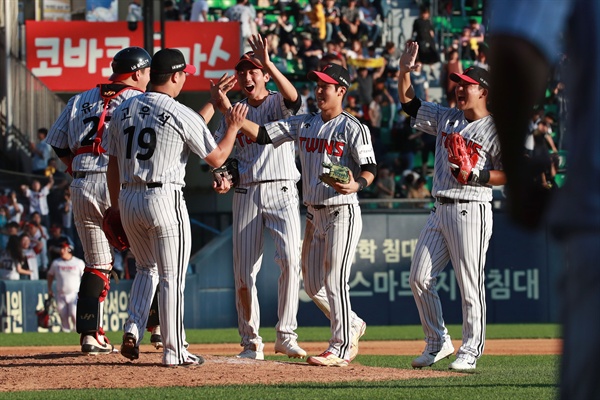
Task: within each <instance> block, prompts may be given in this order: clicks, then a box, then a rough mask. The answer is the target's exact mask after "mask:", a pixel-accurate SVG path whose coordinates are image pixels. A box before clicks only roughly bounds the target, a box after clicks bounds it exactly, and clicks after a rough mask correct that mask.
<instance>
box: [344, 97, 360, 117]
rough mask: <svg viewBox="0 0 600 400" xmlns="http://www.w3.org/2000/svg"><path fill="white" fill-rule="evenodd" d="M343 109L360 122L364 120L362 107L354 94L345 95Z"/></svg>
mask: <svg viewBox="0 0 600 400" xmlns="http://www.w3.org/2000/svg"><path fill="white" fill-rule="evenodd" d="M344 111H346V112H347V113H348V114H350V115H352V116H354V117H356V118H357V119H358V120H359V121H360V122H361V123H363V122H364V112H363V108H362V106H361V105H360V104H358V103H357V102H356V96H352V95H348V97H346V107H345V108H344Z"/></svg>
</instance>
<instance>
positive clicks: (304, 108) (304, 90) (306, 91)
mask: <svg viewBox="0 0 600 400" xmlns="http://www.w3.org/2000/svg"><path fill="white" fill-rule="evenodd" d="M299 94H300V99H301V100H302V105H301V106H300V109H299V110H298V113H297V114H298V115H302V114H308V113H309V111H308V99H310V98H312V99H313V100H314V96H313V94H312V93H311V92H310V88H309V87H308V85H307V84H306V83H305V84H303V85H302V87H301V88H300V90H299Z"/></svg>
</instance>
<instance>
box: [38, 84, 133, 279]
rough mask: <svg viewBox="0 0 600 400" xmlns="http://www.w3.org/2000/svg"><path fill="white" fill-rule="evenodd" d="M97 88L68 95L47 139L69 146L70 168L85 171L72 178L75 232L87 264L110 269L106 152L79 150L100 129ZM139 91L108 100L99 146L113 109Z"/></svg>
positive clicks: (61, 146)
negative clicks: (105, 229)
mask: <svg viewBox="0 0 600 400" xmlns="http://www.w3.org/2000/svg"><path fill="white" fill-rule="evenodd" d="M100 94H101V92H100V88H99V87H95V88H93V89H90V90H88V91H85V92H83V93H80V94H77V95H75V96H73V97H71V98H70V99H69V101H68V103H67V106H66V107H65V109H64V110H63V111H62V113H61V114H60V116H59V117H58V119H57V120H56V122H55V123H54V125H52V127H51V128H50V131H49V132H48V136H47V137H46V142H47V143H48V144H50V145H52V146H54V147H56V148H59V149H67V148H68V149H70V150H71V152H72V153H73V154H75V157H74V159H73V163H72V165H71V168H72V170H73V171H74V172H75V173H76V172H82V173H86V176H85V177H81V178H78V177H77V175H75V179H73V182H71V199H72V201H73V217H74V222H75V227H76V228H77V233H78V234H79V237H80V238H81V244H82V246H83V251H84V258H85V262H86V265H87V266H88V267H90V268H99V269H105V270H109V269H111V262H112V253H111V249H110V245H109V243H108V241H107V240H106V236H105V235H104V232H103V231H102V217H103V216H104V212H105V211H106V209H107V208H108V207H110V198H109V196H108V188H107V186H106V168H107V166H108V156H107V155H106V153H104V154H99V155H96V154H93V153H91V152H86V153H82V154H77V153H78V151H79V150H80V149H81V148H83V147H87V146H91V145H92V143H93V141H94V139H95V138H96V134H97V132H98V129H99V123H100V116H101V115H102V112H103V110H104V99H103V98H102V96H101V95H100ZM139 94H140V91H139V90H136V89H129V90H124V91H122V92H120V93H119V94H118V95H117V96H116V97H115V98H114V99H112V100H111V101H110V102H109V103H108V107H107V111H106V116H105V119H104V129H105V130H104V134H103V136H102V142H101V146H102V147H103V148H104V149H106V145H107V143H106V139H107V136H108V135H107V132H106V128H107V127H108V126H109V125H110V124H109V122H110V120H111V116H112V113H113V111H114V109H115V108H116V107H117V106H118V105H119V104H120V103H121V102H122V101H124V100H125V99H128V98H130V97H133V96H137V95H139Z"/></svg>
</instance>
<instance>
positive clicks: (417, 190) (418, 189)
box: [406, 176, 433, 208]
mask: <svg viewBox="0 0 600 400" xmlns="http://www.w3.org/2000/svg"><path fill="white" fill-rule="evenodd" d="M426 183H427V181H426V180H425V178H424V177H422V176H420V177H418V178H417V180H416V181H415V182H414V184H413V185H412V186H411V187H409V188H408V194H407V196H406V197H407V198H409V199H429V200H433V198H432V197H431V192H430V191H429V189H427V185H426ZM428 203H429V201H424V202H416V203H414V204H413V205H414V207H416V208H423V207H427V204H428Z"/></svg>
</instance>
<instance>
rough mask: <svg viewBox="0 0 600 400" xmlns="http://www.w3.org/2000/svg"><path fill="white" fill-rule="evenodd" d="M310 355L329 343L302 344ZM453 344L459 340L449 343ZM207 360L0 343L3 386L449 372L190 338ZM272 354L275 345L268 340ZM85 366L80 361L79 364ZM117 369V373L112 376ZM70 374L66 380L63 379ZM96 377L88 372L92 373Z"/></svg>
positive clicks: (144, 351) (382, 350)
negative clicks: (260, 355) (309, 360)
mask: <svg viewBox="0 0 600 400" xmlns="http://www.w3.org/2000/svg"><path fill="white" fill-rule="evenodd" d="M302 346H303V347H304V349H305V350H306V351H307V352H308V353H309V354H316V353H319V352H321V351H322V350H323V349H325V348H326V347H327V344H326V343H316V342H311V343H302ZM454 346H455V348H458V346H460V342H454ZM190 349H191V351H192V352H193V353H195V354H200V355H202V356H203V357H204V358H205V360H206V363H205V364H204V365H202V366H199V367H191V368H165V367H162V366H161V365H160V361H161V353H160V352H159V351H157V350H154V348H153V347H151V346H150V345H142V346H141V354H140V359H139V360H136V361H135V362H129V361H128V360H127V359H125V358H123V357H121V356H120V355H119V354H117V353H115V354H110V355H104V356H97V357H93V356H85V355H82V354H81V353H80V352H79V347H78V346H67V347H3V348H0V376H2V377H3V379H2V380H0V392H7V391H9V392H12V391H20V390H42V389H85V388H118V387H120V388H132V387H163V386H205V385H227V384H260V383H262V384H281V383H297V382H347V381H382V380H400V379H415V378H434V377H443V376H450V375H452V374H453V373H451V372H445V371H432V370H430V369H423V370H413V369H411V368H410V366H407V369H397V368H378V367H367V366H363V365H360V358H359V359H357V360H356V361H355V362H354V363H352V364H350V365H349V366H348V367H346V368H325V367H313V366H309V365H308V364H306V363H302V362H301V363H299V362H292V361H287V360H285V361H254V360H240V359H236V358H235V357H232V356H233V355H235V354H237V353H238V352H239V351H240V347H239V345H238V344H218V345H191V346H190ZM422 350H423V342H422V341H364V342H361V344H360V354H373V355H398V356H400V355H417V354H419V353H420V352H421V351H422ZM560 351H561V342H560V340H539V339H524V340H488V341H486V349H485V354H486V355H508V354H560ZM265 354H266V355H273V354H274V353H273V344H272V343H267V344H266V345H265ZM82 367H84V368H82ZM115 376H118V377H119V379H115ZM65 377H68V379H65ZM90 377H93V378H90Z"/></svg>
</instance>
